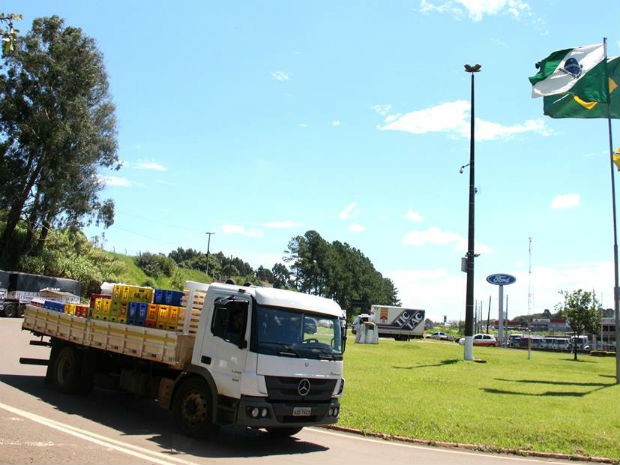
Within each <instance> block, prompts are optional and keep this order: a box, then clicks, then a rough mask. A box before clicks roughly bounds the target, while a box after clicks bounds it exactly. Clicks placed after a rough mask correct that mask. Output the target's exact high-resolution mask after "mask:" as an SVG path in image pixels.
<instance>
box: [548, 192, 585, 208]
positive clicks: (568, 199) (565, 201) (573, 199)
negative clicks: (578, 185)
mask: <svg viewBox="0 0 620 465" xmlns="http://www.w3.org/2000/svg"><path fill="white" fill-rule="evenodd" d="M580 202H581V197H580V196H579V194H562V195H556V196H555V197H554V198H553V200H552V201H551V208H554V209H560V208H573V207H578V206H579V203H580Z"/></svg>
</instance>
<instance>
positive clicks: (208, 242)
mask: <svg viewBox="0 0 620 465" xmlns="http://www.w3.org/2000/svg"><path fill="white" fill-rule="evenodd" d="M205 234H206V235H207V236H209V239H208V240H207V276H209V248H210V247H211V235H212V234H215V233H214V232H207V233H205Z"/></svg>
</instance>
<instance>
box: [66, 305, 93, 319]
mask: <svg viewBox="0 0 620 465" xmlns="http://www.w3.org/2000/svg"><path fill="white" fill-rule="evenodd" d="M65 313H67V314H69V315H75V316H79V317H82V318H86V317H87V316H88V305H82V304H76V303H73V302H67V303H65Z"/></svg>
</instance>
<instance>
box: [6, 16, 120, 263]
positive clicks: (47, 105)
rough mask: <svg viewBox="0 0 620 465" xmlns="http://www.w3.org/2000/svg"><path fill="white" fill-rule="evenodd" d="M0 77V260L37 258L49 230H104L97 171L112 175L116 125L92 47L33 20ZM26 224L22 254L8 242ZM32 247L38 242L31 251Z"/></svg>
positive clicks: (106, 208)
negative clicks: (0, 214)
mask: <svg viewBox="0 0 620 465" xmlns="http://www.w3.org/2000/svg"><path fill="white" fill-rule="evenodd" d="M3 58H4V67H3V70H2V71H3V72H2V73H0V183H1V184H2V187H3V189H2V191H1V192H0V208H2V209H5V210H6V211H7V213H6V224H5V227H4V230H3V231H2V234H1V235H0V255H5V254H7V252H8V251H12V252H14V256H15V257H18V256H20V255H23V254H24V253H25V254H30V255H36V254H37V253H40V252H41V251H42V249H43V245H44V243H45V240H46V239H47V236H48V233H49V231H50V230H51V229H52V228H57V229H64V228H74V229H78V228H81V227H82V226H84V225H86V224H90V223H92V222H96V223H97V224H103V225H104V226H110V225H111V224H112V223H113V221H114V204H113V202H112V201H111V200H101V199H100V198H99V192H100V191H101V189H102V188H103V184H102V182H101V180H100V178H99V177H98V173H97V170H98V168H100V167H106V168H113V169H118V168H119V167H120V164H119V161H118V157H117V153H116V150H117V142H116V119H115V116H114V111H115V109H114V105H113V104H112V103H111V98H110V96H109V93H108V80H107V75H106V72H105V69H104V64H103V57H102V55H101V53H100V52H99V51H98V50H97V47H96V44H95V41H94V40H93V39H91V38H89V37H86V36H84V35H83V34H82V31H81V30H80V29H79V28H73V27H65V26H64V23H63V20H62V19H60V18H59V17H57V16H53V17H50V18H39V19H36V20H35V21H34V22H33V25H32V31H31V32H29V33H28V34H27V35H25V36H23V37H18V38H17V39H16V40H15V50H14V51H13V53H11V54H4V55H3ZM21 219H24V220H27V221H26V225H27V228H28V235H27V241H26V242H27V243H28V244H27V245H28V249H26V250H21V251H20V250H16V249H15V248H14V247H13V244H12V242H11V241H12V239H13V236H14V232H15V228H16V227H17V225H18V223H19V221H20V220H21ZM33 241H36V242H35V243H33Z"/></svg>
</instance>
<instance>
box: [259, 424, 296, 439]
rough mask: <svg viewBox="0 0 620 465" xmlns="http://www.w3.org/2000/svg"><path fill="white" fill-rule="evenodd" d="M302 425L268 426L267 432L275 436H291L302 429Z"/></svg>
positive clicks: (281, 437)
mask: <svg viewBox="0 0 620 465" xmlns="http://www.w3.org/2000/svg"><path fill="white" fill-rule="evenodd" d="M301 429H302V427H301V426H300V427H294V426H290V427H287V428H267V432H268V433H269V434H270V435H271V436H273V437H275V438H280V439H283V438H289V437H291V436H293V435H295V434H297V433H299V432H300V431H301Z"/></svg>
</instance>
